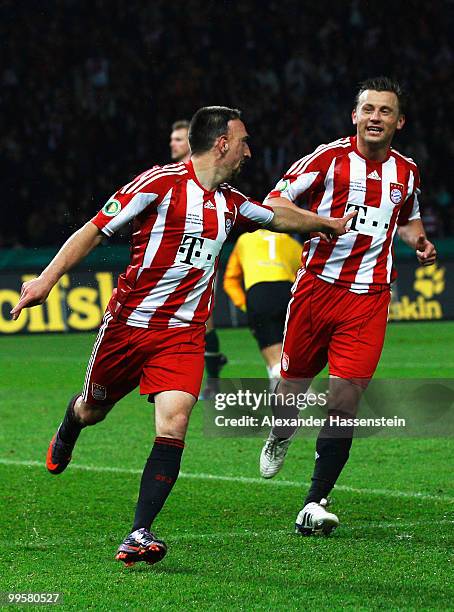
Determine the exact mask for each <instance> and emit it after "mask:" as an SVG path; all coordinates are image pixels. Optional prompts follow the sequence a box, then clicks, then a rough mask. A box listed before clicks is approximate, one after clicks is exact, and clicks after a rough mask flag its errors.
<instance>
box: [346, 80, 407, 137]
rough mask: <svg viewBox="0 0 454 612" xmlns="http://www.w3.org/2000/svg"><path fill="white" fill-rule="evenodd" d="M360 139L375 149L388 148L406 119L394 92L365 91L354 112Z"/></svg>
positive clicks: (353, 116) (353, 117) (354, 121)
mask: <svg viewBox="0 0 454 612" xmlns="http://www.w3.org/2000/svg"><path fill="white" fill-rule="evenodd" d="M352 120H353V123H354V125H356V134H357V137H358V139H359V140H360V141H361V142H362V143H364V144H365V145H366V146H368V147H372V148H374V149H377V148H378V149H379V148H387V147H389V145H390V144H391V141H392V139H393V136H394V132H395V131H396V130H400V129H401V128H402V127H403V125H404V123H405V118H404V116H403V115H402V114H400V112H399V101H398V98H397V96H396V94H395V93H393V92H392V91H374V90H372V89H368V90H366V91H363V93H362V94H361V95H360V97H359V100H358V105H357V106H356V108H355V109H354V110H353V113H352Z"/></svg>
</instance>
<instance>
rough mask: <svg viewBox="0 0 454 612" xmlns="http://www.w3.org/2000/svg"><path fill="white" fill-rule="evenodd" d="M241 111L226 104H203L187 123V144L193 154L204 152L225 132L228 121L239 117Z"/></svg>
mask: <svg viewBox="0 0 454 612" xmlns="http://www.w3.org/2000/svg"><path fill="white" fill-rule="evenodd" d="M240 118H241V111H239V110H238V109H237V108H227V106H204V107H203V108H199V110H198V111H197V112H196V113H195V115H194V116H193V118H192V119H191V123H190V124H189V135H188V138H189V145H190V147H191V151H192V154H193V155H197V154H199V153H206V152H207V151H209V150H210V149H211V147H212V146H213V145H214V143H215V141H216V138H219V136H222V135H224V134H227V132H228V123H229V121H231V120H232V119H240Z"/></svg>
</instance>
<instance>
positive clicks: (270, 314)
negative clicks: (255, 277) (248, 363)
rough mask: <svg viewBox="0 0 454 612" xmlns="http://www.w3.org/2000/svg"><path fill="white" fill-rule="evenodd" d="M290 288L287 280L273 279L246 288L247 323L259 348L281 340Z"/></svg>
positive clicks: (290, 284)
mask: <svg viewBox="0 0 454 612" xmlns="http://www.w3.org/2000/svg"><path fill="white" fill-rule="evenodd" d="M291 288H292V283H290V282H288V281H274V282H269V283H257V284H256V285H252V287H251V288H250V289H248V291H247V293H246V305H247V316H248V324H249V327H250V328H251V331H252V333H253V334H254V336H255V339H256V340H257V342H258V345H259V347H260V350H262V349H264V348H266V347H267V346H271V345H273V344H278V343H281V342H282V338H283V336H284V324H285V316H286V314H287V305H288V303H289V300H290V289H291Z"/></svg>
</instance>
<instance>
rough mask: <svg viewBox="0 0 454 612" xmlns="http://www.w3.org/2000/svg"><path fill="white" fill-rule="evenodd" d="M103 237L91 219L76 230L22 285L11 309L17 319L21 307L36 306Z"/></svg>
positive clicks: (43, 300)
mask: <svg viewBox="0 0 454 612" xmlns="http://www.w3.org/2000/svg"><path fill="white" fill-rule="evenodd" d="M102 239H103V234H102V232H101V231H100V230H99V229H98V228H97V227H96V225H94V224H93V223H92V222H91V221H89V222H88V223H86V224H85V225H84V226H83V227H81V228H80V229H78V230H77V232H75V233H74V234H73V235H72V236H71V237H70V238H68V240H67V241H66V242H65V244H64V245H63V246H62V247H61V249H60V250H59V251H58V253H57V254H56V255H55V257H54V258H53V260H52V261H51V262H50V264H49V265H48V266H47V268H45V269H44V270H43V271H42V272H41V274H40V275H39V276H38V278H34V279H33V280H30V281H27V282H26V283H24V284H23V285H22V289H21V294H20V300H19V302H18V303H17V304H16V306H14V308H13V309H12V310H11V314H12V315H13V319H17V318H18V317H19V315H20V313H21V311H22V309H23V308H29V307H31V306H37V305H38V304H42V303H43V302H45V301H46V299H47V296H48V295H49V293H50V291H51V289H52V287H53V286H54V285H55V284H56V283H57V281H58V280H59V279H60V278H61V277H62V276H63V274H65V273H66V272H68V270H71V268H73V267H74V266H75V265H76V264H77V263H79V261H81V260H82V259H83V258H84V257H86V256H87V255H88V253H90V251H92V250H93V249H94V248H95V247H97V246H98V244H99V243H100V242H101V240H102Z"/></svg>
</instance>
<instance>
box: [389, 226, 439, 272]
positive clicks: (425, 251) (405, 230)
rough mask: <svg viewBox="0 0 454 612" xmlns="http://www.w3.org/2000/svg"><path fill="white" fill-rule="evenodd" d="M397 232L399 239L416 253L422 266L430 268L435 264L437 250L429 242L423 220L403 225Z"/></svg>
mask: <svg viewBox="0 0 454 612" xmlns="http://www.w3.org/2000/svg"><path fill="white" fill-rule="evenodd" d="M397 232H398V234H399V238H401V239H402V240H403V241H404V242H405V244H407V245H408V246H409V247H410V248H411V249H414V250H415V251H416V257H417V258H418V261H419V263H420V264H421V265H422V266H430V265H432V264H433V263H435V260H436V258H437V250H436V249H435V246H434V245H433V244H432V242H430V240H427V238H426V232H425V231H424V225H423V223H422V221H421V219H413V220H412V221H409V222H408V223H406V224H405V225H401V226H400V227H398V228H397Z"/></svg>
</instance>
